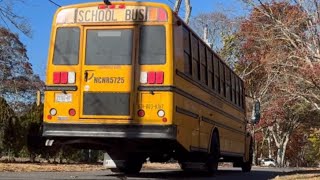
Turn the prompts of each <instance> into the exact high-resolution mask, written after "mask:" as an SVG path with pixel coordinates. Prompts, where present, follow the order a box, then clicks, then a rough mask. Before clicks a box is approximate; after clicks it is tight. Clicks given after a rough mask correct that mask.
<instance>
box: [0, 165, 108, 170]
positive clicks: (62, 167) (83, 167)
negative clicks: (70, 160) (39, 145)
mask: <svg viewBox="0 0 320 180" xmlns="http://www.w3.org/2000/svg"><path fill="white" fill-rule="evenodd" d="M102 169H105V168H104V167H103V166H102V165H87V164H72V165H70V164H68V165H66V164H48V163H39V164H31V163H0V172H68V171H96V170H102Z"/></svg>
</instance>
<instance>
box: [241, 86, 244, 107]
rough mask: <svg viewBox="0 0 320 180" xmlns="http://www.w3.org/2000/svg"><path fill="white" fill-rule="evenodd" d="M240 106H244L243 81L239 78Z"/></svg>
mask: <svg viewBox="0 0 320 180" xmlns="http://www.w3.org/2000/svg"><path fill="white" fill-rule="evenodd" d="M240 107H242V108H244V86H243V81H241V80H240Z"/></svg>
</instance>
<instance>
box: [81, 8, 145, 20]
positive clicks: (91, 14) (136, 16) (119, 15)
mask: <svg viewBox="0 0 320 180" xmlns="http://www.w3.org/2000/svg"><path fill="white" fill-rule="evenodd" d="M146 14H147V10H146V7H140V6H139V7H138V6H127V7H126V9H97V8H96V7H90V8H80V9H78V10H77V16H76V22H77V23H95V22H123V21H129V22H132V21H133V22H134V21H146V20H147V15H146Z"/></svg>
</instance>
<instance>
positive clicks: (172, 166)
mask: <svg viewBox="0 0 320 180" xmlns="http://www.w3.org/2000/svg"><path fill="white" fill-rule="evenodd" d="M143 168H144V169H166V170H177V169H180V166H179V164H177V163H145V164H143Z"/></svg>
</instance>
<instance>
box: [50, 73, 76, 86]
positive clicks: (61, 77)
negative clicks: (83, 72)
mask: <svg viewBox="0 0 320 180" xmlns="http://www.w3.org/2000/svg"><path fill="white" fill-rule="evenodd" d="M74 83H76V73H75V72H54V73H53V84H74Z"/></svg>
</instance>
